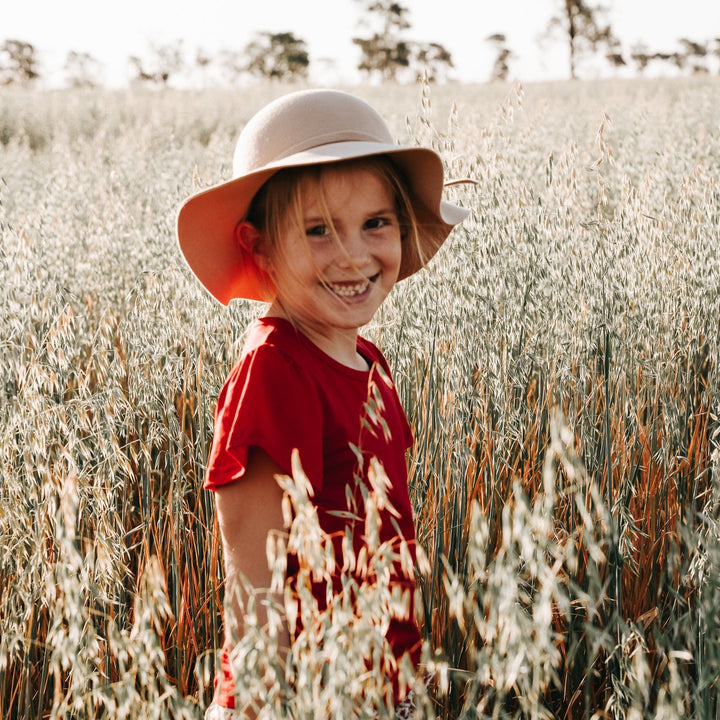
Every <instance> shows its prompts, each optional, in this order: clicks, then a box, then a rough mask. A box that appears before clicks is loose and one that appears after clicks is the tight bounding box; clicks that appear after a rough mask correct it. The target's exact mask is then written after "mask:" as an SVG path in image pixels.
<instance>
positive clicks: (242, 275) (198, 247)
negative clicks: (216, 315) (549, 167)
mask: <svg viewBox="0 0 720 720" xmlns="http://www.w3.org/2000/svg"><path fill="white" fill-rule="evenodd" d="M372 155H388V156H390V157H391V160H392V162H393V163H394V164H396V165H397V166H398V167H399V168H400V169H401V171H402V173H403V175H404V177H405V179H406V181H407V183H408V191H409V194H410V197H411V201H412V203H413V210H414V212H415V216H416V219H417V222H418V225H419V227H420V230H421V233H420V240H421V248H420V250H421V254H420V253H418V252H417V249H416V248H414V246H412V244H411V243H404V244H403V257H402V261H401V265H400V275H399V277H398V279H399V280H402V279H404V278H406V277H409V276H410V275H412V274H413V273H415V272H417V271H418V270H419V269H420V268H421V267H423V266H424V265H425V264H426V263H427V262H428V261H429V260H430V259H431V258H432V257H433V255H435V253H436V252H437V251H438V249H439V248H440V246H441V245H442V244H443V242H444V241H445V239H446V238H447V236H448V234H449V233H450V231H451V230H452V228H453V227H454V226H455V225H457V224H458V223H460V222H462V221H463V220H464V219H465V218H466V217H467V215H468V213H469V211H468V210H466V209H465V208H461V207H458V206H456V205H452V204H450V203H447V202H444V201H443V200H442V189H443V167H442V160H441V159H440V157H439V155H437V153H435V152H434V151H432V150H429V149H427V148H420V147H407V146H400V145H389V144H384V143H375V142H358V141H352V142H339V143H332V144H329V145H322V146H319V147H315V148H312V149H311V150H307V151H304V152H299V153H296V154H293V155H290V156H288V157H285V158H282V159H280V160H278V161H276V162H274V163H272V164H269V165H266V166H264V167H262V168H260V169H258V170H255V171H254V172H251V173H248V174H246V175H242V176H241V177H237V178H234V179H232V180H229V181H227V182H224V183H220V184H218V185H215V186H213V187H210V188H208V189H206V190H203V191H201V192H199V193H197V194H196V195H193V196H192V197H190V198H188V200H186V201H185V203H184V204H183V205H182V207H181V208H180V210H179V212H178V218H177V236H178V242H179V245H180V249H181V250H182V253H183V256H184V257H185V260H186V261H187V263H188V265H189V266H190V268H191V269H192V271H193V272H194V273H195V275H196V276H197V278H198V279H199V280H200V282H201V283H202V284H203V286H204V287H205V288H206V289H207V290H208V291H209V292H210V293H211V295H213V297H215V298H216V299H217V300H218V301H219V302H221V303H222V304H223V305H227V304H228V303H229V302H230V301H231V300H233V299H234V298H245V299H247V300H263V301H267V300H268V299H270V298H268V281H267V277H266V276H264V275H263V273H262V272H261V271H259V270H258V268H257V266H256V265H255V263H254V262H252V260H251V259H250V258H248V257H247V255H245V254H244V253H242V251H241V250H240V248H239V246H238V244H237V242H236V240H235V229H236V227H237V224H238V222H239V221H240V220H242V219H243V218H244V217H245V215H246V214H247V211H248V207H249V205H250V202H251V201H252V198H253V197H254V196H255V194H256V193H257V192H258V190H259V189H260V188H261V187H262V185H263V184H264V183H265V182H267V181H268V180H269V179H270V178H271V177H272V176H273V175H274V174H275V173H277V172H278V171H279V170H282V169H283V168H289V167H300V166H303V165H316V164H326V163H335V162H342V161H345V160H352V159H357V158H362V157H369V156H372Z"/></svg>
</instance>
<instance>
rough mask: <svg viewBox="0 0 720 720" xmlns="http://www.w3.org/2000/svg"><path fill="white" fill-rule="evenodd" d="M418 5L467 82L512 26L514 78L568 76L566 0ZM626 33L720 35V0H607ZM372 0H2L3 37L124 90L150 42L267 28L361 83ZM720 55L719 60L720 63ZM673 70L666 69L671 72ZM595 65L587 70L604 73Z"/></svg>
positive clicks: (45, 60)
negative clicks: (360, 39)
mask: <svg viewBox="0 0 720 720" xmlns="http://www.w3.org/2000/svg"><path fill="white" fill-rule="evenodd" d="M403 4H404V5H405V6H406V7H408V8H409V10H410V14H409V20H410V22H411V28H410V30H408V31H407V32H406V36H407V37H408V38H409V39H412V40H416V41H419V42H436V43H440V44H441V45H443V46H444V47H445V48H446V49H447V50H449V51H450V53H451V54H452V58H453V63H454V65H455V69H454V71H453V73H452V77H453V78H454V79H457V80H459V81H461V82H484V81H486V80H487V79H488V78H489V76H490V73H491V70H492V65H493V61H494V57H495V55H494V52H493V49H492V47H491V45H490V44H489V43H488V42H486V41H485V39H486V38H487V36H489V35H492V34H495V33H502V34H504V35H505V36H506V37H507V41H508V45H509V46H510V48H511V49H512V51H513V53H514V56H515V57H514V59H513V60H512V61H511V65H510V67H511V79H516V80H520V81H523V82H533V81H539V80H555V79H564V78H565V77H567V74H568V63H567V49H566V45H564V44H563V43H562V42H561V41H560V40H559V39H558V40H554V41H547V42H545V43H544V44H543V46H542V48H541V47H540V45H539V42H538V37H539V36H540V35H542V33H543V31H544V30H545V28H546V26H547V23H548V20H549V19H550V17H552V15H553V14H554V13H555V12H556V10H557V9H558V8H559V7H561V6H562V0H492V1H491V0H403ZM592 4H602V5H604V6H605V7H607V8H608V11H609V12H608V18H609V20H610V22H611V24H612V26H613V29H614V31H615V34H616V35H617V36H618V37H619V38H620V40H621V41H622V43H623V46H624V48H625V49H626V50H627V49H629V48H630V47H632V46H633V45H635V44H637V43H639V42H642V43H644V44H645V45H646V46H647V47H648V48H649V49H650V50H651V51H659V50H669V51H672V50H674V49H675V46H676V42H677V40H678V39H679V38H681V37H687V38H690V39H692V40H697V41H708V40H714V39H715V38H720V0H603V2H598V3H592ZM364 5H365V3H364V2H361V1H360V0H122V1H121V2H109V1H108V0H0V42H2V41H4V40H6V39H17V40H22V41H25V42H29V43H31V44H32V45H34V47H35V49H36V53H37V57H38V59H39V60H40V63H41V71H42V75H43V77H44V78H45V80H46V82H48V83H49V84H53V83H55V84H58V83H61V82H62V81H63V79H64V75H63V73H62V71H61V68H62V66H63V65H64V62H65V58H66V56H67V53H68V52H69V51H70V50H74V51H76V52H86V53H89V54H90V55H92V56H93V57H94V58H95V59H97V60H98V61H100V62H101V63H102V66H103V68H104V81H105V83H106V84H108V85H122V84H124V83H125V82H127V80H128V78H129V77H130V76H131V74H132V72H131V69H130V66H129V63H128V58H129V57H130V56H131V55H137V56H139V57H149V56H150V50H149V48H150V44H151V43H154V44H155V45H163V44H168V43H175V42H177V41H182V46H183V48H184V50H185V52H186V53H187V55H188V56H189V57H194V55H195V51H196V50H197V49H198V48H203V49H204V50H205V51H206V52H207V53H208V54H209V55H210V56H211V57H213V56H215V55H216V54H217V53H218V52H219V51H220V50H222V49H235V50H239V49H241V48H242V47H243V46H244V45H245V44H246V43H247V42H248V41H249V40H251V39H252V38H253V36H254V35H255V34H256V33H258V32H264V31H268V32H292V33H294V34H295V36H296V37H298V38H300V39H302V40H304V41H305V42H306V43H307V47H308V50H309V53H310V61H311V66H310V67H311V78H310V79H311V81H313V82H315V83H319V84H347V83H354V82H357V81H358V80H359V76H358V74H357V71H356V70H355V65H356V64H357V60H358V48H357V46H355V45H354V44H353V43H352V38H353V37H356V36H362V35H363V33H364V32H367V29H364V28H363V27H362V25H361V24H360V21H361V20H362V17H363V15H362V7H363V6H364ZM715 60H717V59H715ZM663 70H665V68H663ZM593 72H597V71H593V70H592V69H590V70H587V69H586V73H585V75H586V76H587V75H588V73H590V74H592V73H593Z"/></svg>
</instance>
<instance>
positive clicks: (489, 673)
mask: <svg viewBox="0 0 720 720" xmlns="http://www.w3.org/2000/svg"><path fill="white" fill-rule="evenodd" d="M283 91H284V89H283V88H280V87H270V86H268V87H264V88H261V89H252V90H251V89H247V90H242V91H237V92H229V91H219V90H214V91H203V92H191V91H183V92H180V91H177V92H176V91H164V92H162V93H161V92H147V91H142V90H139V89H135V90H130V91H127V92H119V91H118V92H112V93H111V92H100V91H97V92H81V91H77V92H47V93H34V92H30V91H24V90H18V89H9V88H4V89H0V283H1V287H2V291H1V292H2V294H1V295H0V373H1V374H0V719H2V720H9V719H11V718H12V719H15V718H33V719H38V720H39V719H40V718H49V717H52V718H95V717H98V718H171V717H172V718H180V717H184V718H200V717H202V711H203V708H204V706H205V705H206V703H207V702H208V697H209V694H210V693H211V678H212V674H213V669H214V662H215V650H216V649H217V647H218V645H219V643H220V642H221V638H222V615H221V607H222V580H223V578H222V570H221V556H220V548H219V546H218V542H217V540H216V539H215V534H214V514H213V507H212V498H211V497H209V496H208V495H207V494H206V493H204V492H202V491H201V490H200V489H199V488H200V483H201V479H202V475H203V467H204V462H205V459H206V457H207V451H208V445H209V442H210V440H211V436H212V418H213V410H214V402H215V398H216V396H217V393H218V391H219V388H220V386H221V384H222V382H223V379H224V377H225V374H226V373H227V371H228V369H229V367H230V365H231V364H232V362H233V359H234V358H235V357H236V356H237V353H238V350H239V347H240V344H241V342H242V338H243V333H244V329H245V327H246V325H247V323H248V321H249V320H250V319H251V318H252V317H254V316H255V315H256V314H258V313H259V312H260V311H261V309H262V308H261V307H259V306H257V305H253V304H249V303H247V304H243V303H237V304H235V305H233V307H231V308H230V309H229V310H226V309H223V308H220V307H219V306H217V305H215V304H213V302H211V301H210V299H209V298H208V297H207V296H206V295H204V294H203V292H202V291H201V290H200V289H199V287H197V286H196V283H195V282H194V281H193V279H192V278H191V276H190V273H189V271H188V270H187V268H186V267H185V266H184V265H183V262H182V261H181V259H180V257H179V253H178V251H177V250H176V245H175V238H174V219H175V213H176V211H177V207H178V204H179V202H180V201H181V200H182V199H183V198H184V197H185V196H186V195H188V194H189V193H190V192H192V191H194V190H195V189H198V188H200V187H205V186H207V185H210V184H212V183H214V182H215V181H217V180H219V179H224V178H227V177H229V175H230V161H231V157H232V150H233V146H234V142H235V139H236V135H237V132H238V129H239V127H240V126H241V125H242V123H244V122H245V121H246V120H247V119H248V118H249V117H250V116H251V115H252V114H253V112H254V111H255V110H257V109H258V108H259V107H260V106H262V105H263V104H265V102H267V101H268V100H269V99H271V97H273V96H275V95H277V94H280V93H281V92H283ZM357 92H358V94H361V95H362V96H364V97H366V98H367V99H368V100H370V102H372V103H373V104H374V105H375V106H376V107H378V109H379V110H380V111H381V112H382V114H383V115H384V116H385V117H386V118H387V119H388V120H389V122H390V124H391V127H392V129H393V132H394V134H395V135H396V137H397V138H398V139H399V140H400V141H402V142H407V143H410V144H415V143H422V144H430V145H432V146H434V147H435V148H436V149H438V150H439V151H440V152H441V154H442V155H443V158H444V159H445V161H446V163H447V169H448V175H449V177H450V178H458V179H460V178H470V179H472V180H474V181H475V184H474V185H468V184H462V185H453V186H451V187H449V188H448V195H449V197H450V198H452V199H454V200H455V201H456V202H458V203H460V204H463V205H466V206H467V207H469V208H471V209H472V216H471V218H470V219H469V221H468V222H466V224H465V225H464V226H463V228H462V229H460V230H459V231H457V232H456V233H455V234H454V235H453V237H452V239H451V241H449V242H448V243H447V244H446V246H445V247H444V248H443V249H442V250H441V253H440V254H439V256H438V257H437V258H436V260H435V261H434V262H433V264H432V266H431V267H430V268H429V269H428V270H427V271H424V272H423V273H420V274H419V275H417V276H415V277H414V278H412V279H410V280H407V281H404V282H403V283H401V284H399V285H398V286H397V287H396V288H395V290H394V291H393V294H392V295H391V297H390V298H389V299H388V301H387V302H386V304H385V305H384V306H383V308H382V309H381V312H380V313H379V315H378V317H377V318H376V322H374V323H373V325H372V326H371V327H369V328H367V335H368V336H369V337H370V338H371V339H373V340H375V341H376V342H378V343H379V344H380V346H381V347H382V349H383V350H384V352H385V354H386V356H387V357H388V360H389V362H390V365H391V367H392V369H393V372H394V375H395V379H396V382H397V385H398V388H399V391H400V394H401V399H402V400H403V403H404V406H405V408H406V411H407V414H408V417H409V419H410V422H411V425H412V427H413V431H414V433H415V440H416V442H415V446H414V448H413V451H412V454H411V457H410V459H409V462H410V474H411V481H412V488H411V490H412V496H413V501H414V503H415V506H416V513H417V527H418V534H419V538H420V540H421V542H422V544H423V546H424V548H425V554H426V555H427V563H425V564H423V568H422V573H421V578H420V590H419V592H420V594H421V597H422V602H421V603H420V606H421V608H422V627H423V631H424V636H425V638H426V647H425V660H426V662H427V663H428V664H429V665H430V666H431V668H432V669H434V670H435V677H436V682H435V683H434V684H433V685H432V687H431V689H430V690H429V691H428V692H427V693H425V692H424V691H422V689H421V688H419V687H418V690H419V692H420V696H421V700H422V703H421V705H422V708H421V711H420V715H421V716H423V717H428V718H429V717H438V718H460V717H462V718H486V717H487V718H491V717H497V718H544V717H547V718H587V719H588V720H589V719H590V718H631V719H633V720H635V719H639V718H678V719H679V718H683V719H684V720H686V719H687V718H698V719H701V720H704V719H706V718H708V719H709V718H713V717H717V716H718V714H719V713H720V705H719V703H718V683H719V682H720V615H719V613H718V608H719V607H720V484H719V483H720V477H718V471H717V463H718V458H719V457H720V456H719V455H718V452H719V451H718V437H720V431H719V430H718V428H719V427H720V393H719V388H718V384H719V383H718V379H719V376H718V369H719V367H720V364H719V363H720V354H719V353H720V351H719V348H720V294H719V291H720V126H719V125H718V117H720V86H719V85H718V79H717V78H711V77H704V78H697V79H684V80H675V81H670V80H664V81H663V80H645V81H632V82H630V81H628V82H619V81H607V82H598V83H591V82H584V83H575V84H556V85H555V84H553V85H531V86H528V87H525V88H520V87H510V86H504V85H497V86H495V85H488V86H478V87H463V86H452V85H448V86H441V87H431V88H428V87H423V88H410V87H401V88H367V89H364V90H361V91H357ZM297 479H298V480H299V479H300V475H299V473H298V477H297ZM295 502H296V509H297V510H298V513H297V515H298V517H303V515H302V512H300V510H301V509H302V507H303V498H302V497H301V494H300V495H298V497H296V498H295ZM301 531H302V532H311V530H308V528H307V527H304V526H303V528H298V529H297V532H301ZM382 560H383V558H382V557H381V558H380V559H379V562H382ZM317 561H318V560H317V558H316V559H315V560H313V558H312V557H310V558H308V562H309V563H312V562H317ZM319 562H322V558H320V560H319ZM371 591H372V592H371ZM368 592H369V593H370V595H369V597H371V598H375V599H377V601H378V603H380V604H381V603H382V602H383V601H386V600H387V598H384V596H383V589H382V588H372V589H370V590H368ZM373 592H374V593H375V594H374V595H373V594H372V593H373ZM330 621H332V622H330V624H329V625H328V628H326V631H327V632H326V635H325V636H324V639H323V643H321V645H322V648H321V650H322V651H321V650H318V652H317V653H316V654H315V655H314V656H313V657H311V658H310V659H309V660H308V661H307V662H308V663H309V664H308V665H306V666H304V667H300V668H299V669H298V673H299V675H298V677H301V676H302V672H303V671H304V672H306V673H307V677H312V676H313V675H312V673H319V672H321V670H322V668H323V666H324V665H327V664H328V663H330V664H331V666H332V667H333V673H334V674H335V675H336V677H338V678H340V677H342V678H347V679H348V682H346V683H342V682H338V683H337V684H331V685H332V687H324V688H322V687H317V686H313V687H311V683H310V684H308V683H306V685H308V686H307V687H305V686H303V685H302V683H299V686H298V687H295V688H293V687H290V685H289V684H288V682H287V678H285V677H284V675H283V669H282V668H279V667H277V665H276V664H273V662H272V661H268V660H267V659H266V658H265V659H263V652H262V649H263V646H264V644H269V645H270V646H272V641H273V637H272V633H270V635H269V636H268V635H267V634H263V633H261V632H260V631H258V633H257V635H256V636H253V637H252V638H251V639H250V640H249V641H248V642H249V643H250V644H249V645H248V646H247V647H246V659H248V660H252V662H249V661H248V662H247V663H246V666H245V669H244V672H245V673H246V675H247V677H248V682H249V683H254V685H253V687H255V688H256V689H257V692H258V693H261V694H262V693H266V696H263V697H264V698H265V699H264V702H266V703H267V704H268V707H273V708H275V716H279V713H280V710H279V708H280V707H281V705H282V704H283V703H285V704H288V703H289V707H290V708H291V709H290V710H289V711H288V712H289V713H290V715H289V716H292V717H299V718H301V717H316V718H319V717H323V716H327V717H335V718H339V717H350V716H351V715H350V711H349V710H348V708H349V707H350V706H351V705H352V703H353V702H356V700H357V698H356V697H355V696H354V695H353V693H355V695H357V693H358V689H357V687H356V686H355V684H353V683H352V682H350V681H349V680H350V679H352V678H353V677H358V676H361V677H364V678H366V685H367V687H371V686H372V685H371V683H372V682H373V676H372V668H370V670H367V668H366V667H364V666H363V664H362V660H361V659H360V658H359V655H358V653H353V652H352V649H353V648H355V649H357V648H358V646H359V645H361V644H362V643H364V642H366V640H367V638H368V637H370V636H371V635H372V632H373V627H374V626H373V625H372V623H370V624H369V625H367V626H365V625H363V624H362V623H360V624H356V625H353V624H352V622H349V621H348V620H347V618H344V617H343V615H342V613H341V612H340V609H337V612H336V613H335V615H334V616H332V617H330ZM333 623H334V624H333ZM338 623H340V625H339V626H338ZM343 623H344V624H343ZM338 627H340V628H341V629H342V628H343V627H344V628H346V629H347V632H348V633H349V635H348V637H349V638H350V641H349V640H348V637H344V638H341V637H340V638H339V635H338ZM353 632H354V633H355V635H352V633H353ZM341 634H342V633H340V635H341ZM343 642H344V643H345V645H342V643H343ZM333 643H335V644H333ZM332 648H334V651H333V652H334V653H335V654H333V652H331V649H332ZM342 648H344V651H343V650H342ZM323 653H325V654H323ZM313 663H314V664H313ZM366 670H367V675H363V672H364V671H366ZM263 677H264V678H265V683H264V685H263V683H262V682H260V679H261V678H263ZM260 686H263V687H260ZM258 688H259V689H258ZM293 693H295V694H294V695H293ZM288 698H289V699H288ZM359 716H360V715H359Z"/></svg>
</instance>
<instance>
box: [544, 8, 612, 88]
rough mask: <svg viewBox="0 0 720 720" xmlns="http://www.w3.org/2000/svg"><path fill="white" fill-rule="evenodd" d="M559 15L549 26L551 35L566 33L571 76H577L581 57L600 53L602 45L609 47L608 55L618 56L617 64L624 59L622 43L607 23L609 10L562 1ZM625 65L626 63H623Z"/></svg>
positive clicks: (548, 29) (551, 20)
mask: <svg viewBox="0 0 720 720" xmlns="http://www.w3.org/2000/svg"><path fill="white" fill-rule="evenodd" d="M558 7H559V9H558V12H557V14H556V15H554V16H553V17H552V18H551V19H550V22H549V23H548V28H547V31H548V33H553V32H555V31H556V30H558V29H560V30H562V32H563V34H564V36H565V37H566V38H567V41H568V50H569V55H570V57H569V61H570V77H571V78H573V79H575V78H576V77H577V65H578V59H579V57H580V55H582V54H583V53H584V52H587V51H588V50H592V51H593V52H595V51H597V49H598V48H599V47H600V46H605V47H606V48H607V54H606V56H609V57H614V58H615V61H616V62H615V64H618V63H617V60H618V59H619V58H621V57H622V56H621V54H620V51H619V48H620V42H619V41H618V40H617V38H616V37H615V36H614V35H613V32H612V28H611V27H610V24H609V23H604V22H603V19H602V15H603V14H604V13H605V9H604V8H602V7H600V6H599V5H594V6H593V5H588V4H587V3H586V2H585V0H560V5H559V6H558ZM623 62H624V61H623Z"/></svg>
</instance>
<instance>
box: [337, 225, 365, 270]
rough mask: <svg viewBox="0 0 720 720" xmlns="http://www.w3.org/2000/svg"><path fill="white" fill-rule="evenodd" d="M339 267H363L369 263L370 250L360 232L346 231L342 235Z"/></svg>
mask: <svg viewBox="0 0 720 720" xmlns="http://www.w3.org/2000/svg"><path fill="white" fill-rule="evenodd" d="M340 241H341V245H342V251H341V257H340V260H339V263H340V265H341V267H363V266H364V265H366V264H367V263H369V262H370V249H369V247H368V243H367V240H366V239H365V238H364V237H363V233H362V232H358V231H348V232H345V233H343V234H342V236H341V238H340Z"/></svg>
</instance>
